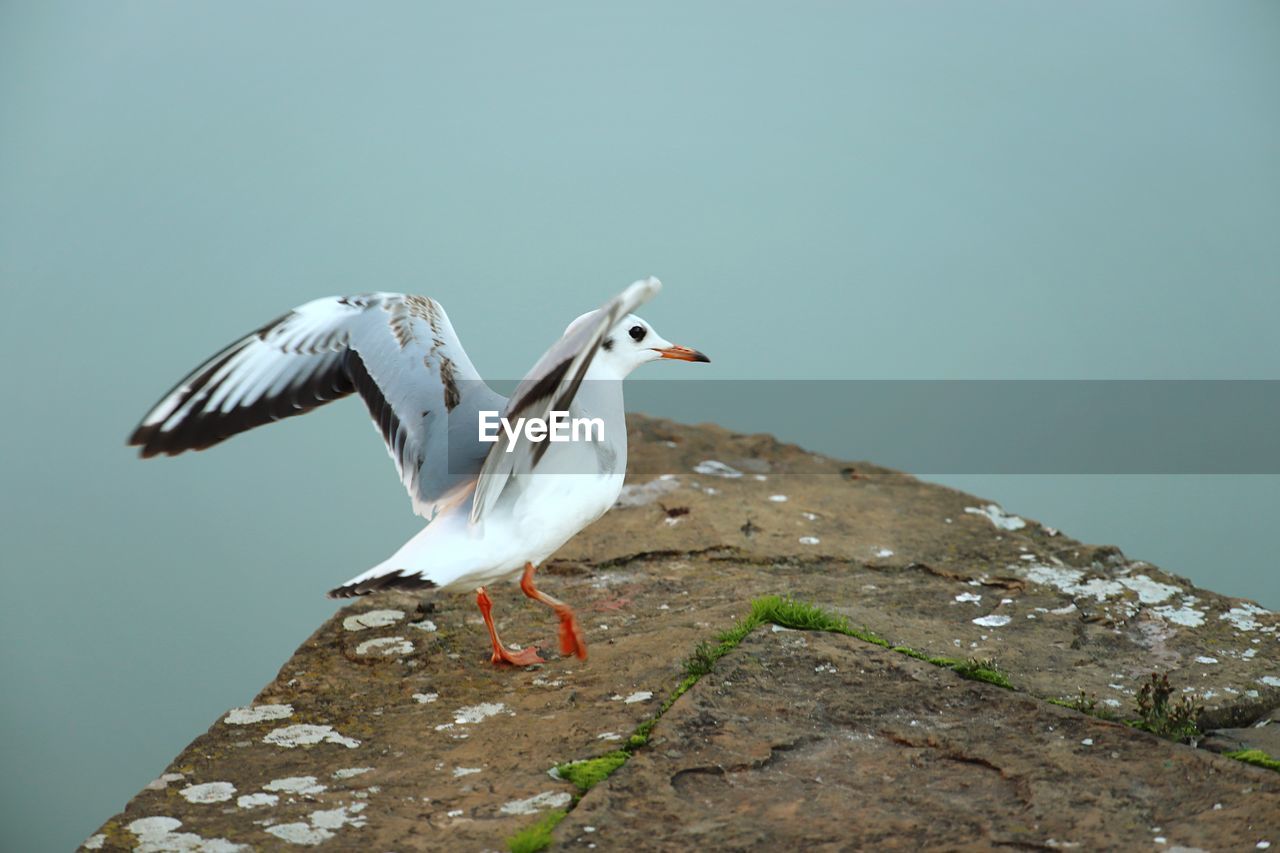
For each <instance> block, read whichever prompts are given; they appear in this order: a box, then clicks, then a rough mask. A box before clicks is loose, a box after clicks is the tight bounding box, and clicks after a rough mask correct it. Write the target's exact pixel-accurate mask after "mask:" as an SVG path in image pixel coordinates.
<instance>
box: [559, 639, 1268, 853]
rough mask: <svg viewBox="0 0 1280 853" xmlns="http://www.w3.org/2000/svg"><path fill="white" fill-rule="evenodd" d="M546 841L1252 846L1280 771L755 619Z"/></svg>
mask: <svg viewBox="0 0 1280 853" xmlns="http://www.w3.org/2000/svg"><path fill="white" fill-rule="evenodd" d="M587 827H591V830H590V831H588V830H587ZM555 834H556V837H557V838H558V839H559V840H560V841H562V842H563V843H564V845H565V846H568V847H586V846H588V845H590V844H595V845H597V846H599V847H600V848H602V849H606V850H620V849H635V848H637V847H639V846H647V847H651V848H653V847H656V848H660V849H667V850H699V849H730V850H778V849H800V850H826V849H829V850H841V849H848V848H850V847H855V848H862V849H868V850H877V849H886V848H909V849H920V848H937V847H951V846H955V845H957V844H965V845H971V846H973V847H979V848H994V847H1024V848H1044V847H1051V846H1055V845H1058V846H1071V845H1082V846H1084V847H1087V848H1089V849H1135V848H1139V847H1141V846H1147V845H1151V844H1152V842H1153V839H1155V838H1164V839H1165V840H1166V842H1167V844H1168V845H1169V846H1170V847H1179V846H1181V847H1184V848H1194V847H1199V848H1203V849H1210V848H1212V849H1219V848H1222V847H1223V846H1241V847H1252V846H1253V844H1255V843H1256V842H1257V841H1258V840H1267V839H1274V838H1278V837H1280V774H1276V773H1272V772H1270V771H1265V770H1248V771H1242V770H1241V769H1239V768H1236V767H1223V766H1222V761H1221V760H1219V759H1217V758H1216V757H1214V756H1213V755H1211V754H1209V753H1205V752H1203V751H1199V750H1194V749H1189V748H1186V747H1182V746H1179V745H1177V744H1174V743H1171V742H1169V741H1166V740H1161V739H1160V738H1157V737H1155V736H1153V735H1149V734H1146V733H1144V732H1139V731H1136V730H1134V729H1132V728H1129V727H1128V726H1124V725H1122V724H1119V723H1111V722H1105V721H1102V720H1099V719H1096V718H1093V717H1088V716H1085V715H1083V714H1079V713H1076V712H1074V711H1070V710H1067V709H1065V708H1060V707H1057V706H1055V705H1050V704H1048V703H1046V702H1041V701H1038V700H1036V699H1034V698H1032V697H1029V696H1026V695H1022V694H1018V693H1013V692H1011V691H1007V690H1002V689H1000V688H998V687H994V686H991V685H988V684H983V683H979V682H973V681H965V680H964V679H962V678H960V677H959V676H957V675H956V674H954V673H953V672H951V671H949V670H945V669H941V668H939V667H935V666H931V665H929V664H927V663H924V662H921V661H918V660H914V659H912V658H909V657H906V656H905V655H901V654H896V653H894V652H891V651H886V650H884V649H880V648H877V647H875V646H870V645H868V644H866V643H863V642H861V641H859V640H855V639H852V638H849V637H844V636H840V635H834V634H820V633H808V632H798V631H784V632H780V633H775V632H772V631H769V630H767V629H757V630H756V631H755V632H754V633H753V635H752V636H750V637H748V639H747V640H746V641H745V642H744V643H743V644H742V645H741V646H739V647H738V649H736V650H735V651H733V652H731V653H730V654H729V655H728V656H726V657H725V658H724V659H722V660H721V661H720V663H719V664H717V666H716V669H715V672H714V673H713V674H712V675H711V676H709V677H706V678H704V679H702V681H700V682H699V683H698V684H697V685H695V686H694V687H693V689H692V690H690V691H689V693H688V694H686V695H685V696H684V697H682V698H681V700H680V701H679V702H677V703H676V704H675V705H674V706H673V707H672V709H671V711H670V712H669V713H668V714H667V715H666V716H664V717H663V719H662V721H661V722H660V723H659V724H658V726H657V727H656V728H655V729H654V736H653V739H652V741H651V743H650V746H649V748H647V749H644V750H642V751H641V752H639V753H638V754H637V755H636V757H635V758H633V759H632V760H631V761H630V762H629V763H628V764H627V765H626V767H625V768H624V770H623V772H620V773H618V774H617V775H615V776H613V777H612V778H610V779H609V781H608V782H607V783H606V784H603V785H598V786H596V787H595V788H593V789H592V790H591V791H590V792H589V793H588V794H587V795H586V796H585V797H584V798H583V800H582V802H581V803H580V804H579V805H578V807H577V808H576V809H575V810H574V811H573V812H572V813H571V814H570V815H569V817H568V818H567V819H566V820H565V821H564V822H563V823H562V824H561V825H560V826H559V828H558V829H557V831H556V833H555Z"/></svg>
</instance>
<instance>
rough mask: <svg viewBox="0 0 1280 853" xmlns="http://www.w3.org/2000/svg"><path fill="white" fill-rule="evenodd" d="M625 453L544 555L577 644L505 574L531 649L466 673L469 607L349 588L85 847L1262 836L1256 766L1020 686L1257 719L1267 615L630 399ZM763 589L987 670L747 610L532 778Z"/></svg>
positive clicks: (1225, 724)
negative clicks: (695, 661) (577, 626)
mask: <svg viewBox="0 0 1280 853" xmlns="http://www.w3.org/2000/svg"><path fill="white" fill-rule="evenodd" d="M631 441H632V451H631V457H632V459H631V462H630V466H629V470H630V479H629V488H628V491H627V493H626V499H625V501H624V502H623V505H621V506H619V507H618V508H615V509H614V510H613V511H612V512H610V513H608V514H607V515H606V516H604V518H602V519H601V520H600V521H598V522H597V523H596V524H594V525H593V526H592V527H591V528H589V529H588V530H586V531H584V532H583V533H582V534H581V535H580V536H578V537H577V538H576V539H574V540H573V541H572V542H570V543H569V544H568V545H567V546H566V547H565V548H563V549H562V550H561V552H560V553H558V554H557V555H556V556H555V557H554V558H553V559H552V560H551V561H549V562H548V563H547V564H546V565H545V566H544V567H543V568H542V570H541V572H540V574H539V577H540V578H541V580H542V585H543V586H544V587H545V588H546V589H547V590H548V591H549V592H551V593H552V594H553V595H555V596H557V597H559V598H562V599H564V600H566V601H568V602H570V603H571V604H573V605H574V606H575V607H576V608H577V611H578V613H579V617H580V620H581V622H582V627H583V630H584V633H585V636H586V639H587V643H588V645H589V648H590V657H589V659H588V660H587V661H585V662H583V661H578V660H574V659H569V660H566V659H561V658H559V657H558V656H556V655H555V653H554V652H555V636H556V621H555V619H554V617H553V616H552V614H551V613H550V612H549V611H548V610H547V609H546V608H544V607H542V606H540V605H537V604H534V603H531V602H528V601H527V600H526V599H524V597H523V596H521V595H520V594H519V592H518V590H516V589H515V588H514V586H513V587H511V588H509V589H507V588H504V589H491V593H492V594H493V595H494V598H495V600H496V607H495V616H496V618H497V620H498V623H499V628H500V629H501V630H502V632H503V635H504V637H505V638H507V639H508V640H510V641H513V642H516V643H524V644H528V643H536V644H537V645H538V646H539V647H540V648H541V649H542V650H543V654H544V656H548V657H550V658H551V661H550V662H549V663H548V664H545V665H541V666H538V667H530V668H526V669H510V668H504V669H497V668H494V667H492V666H491V665H490V664H489V663H488V654H489V653H488V641H487V638H486V634H485V630H484V627H483V625H482V624H481V622H480V619H479V616H478V614H477V612H476V610H475V607H474V603H473V601H472V599H471V597H470V596H452V595H443V594H440V595H434V596H428V597H427V602H426V603H425V604H424V603H423V602H422V601H420V599H419V598H416V597H413V596H409V595H404V594H381V595H378V596H371V597H370V598H368V599H365V600H361V601H359V602H357V603H356V604H355V605H353V606H351V607H347V608H344V609H342V610H341V611H339V612H338V613H337V614H335V616H334V617H333V618H331V619H330V620H328V621H327V622H326V623H325V624H323V625H321V626H320V627H319V628H318V629H317V631H316V632H315V633H314V634H313V635H312V636H311V637H310V638H309V639H308V640H307V641H306V642H305V643H303V645H302V646H301V647H300V648H299V649H298V651H297V652H296V653H295V654H294V656H293V657H292V658H291V659H290V660H289V661H288V662H286V663H285V664H284V666H283V667H282V669H281V670H280V674H279V676H278V677H277V678H276V680H275V681H273V682H272V683H271V684H269V685H267V686H266V687H265V688H264V689H263V691H262V692H261V693H260V694H259V695H258V697H257V698H256V699H255V700H254V703H253V705H252V706H250V708H247V709H236V710H235V711H233V712H232V713H230V714H228V715H225V717H224V719H220V720H219V721H218V722H217V723H215V724H214V725H213V727H212V728H210V729H209V731H208V732H206V733H205V734H203V735H201V736H199V737H197V738H196V739H195V741H193V742H192V744H191V745H190V746H188V747H187V749H185V750H184V751H183V752H182V753H181V754H180V755H179V756H178V757H177V758H176V759H175V761H174V762H173V764H172V765H171V766H170V767H168V768H165V771H164V775H163V776H160V778H161V779H166V780H174V781H175V784H169V783H167V782H166V784H163V785H155V786H148V788H146V789H144V790H143V791H141V792H140V793H139V794H138V795H137V796H135V797H134V798H133V799H132V800H131V801H130V802H129V804H128V805H127V806H126V808H125V810H124V811H123V812H122V813H121V814H120V815H117V816H116V817H114V818H112V819H111V820H109V821H107V822H106V824H104V826H103V827H102V828H101V829H100V830H99V831H98V832H97V833H95V834H94V836H93V841H94V844H95V845H96V846H95V847H94V849H111V850H115V849H132V848H134V847H136V846H138V845H140V844H151V845H161V846H159V847H155V848H154V849H165V848H163V844H167V843H170V841H173V839H180V840H181V843H182V844H186V845H188V847H189V848H190V849H203V848H202V847H201V845H204V847H207V848H208V849H236V847H235V846H236V845H242V846H243V847H244V849H259V848H263V847H267V848H277V847H280V846H282V845H312V844H319V845H328V846H330V847H332V848H333V849H350V848H357V849H401V850H405V849H496V848H500V847H502V845H503V840H504V839H505V838H507V837H508V836H510V835H512V834H513V833H515V832H517V831H518V830H521V829H524V828H526V827H528V826H530V824H531V823H533V822H535V821H537V820H538V819H539V816H542V815H546V814H549V813H552V812H554V811H555V810H557V809H562V808H566V807H567V806H573V808H572V810H571V811H570V813H569V816H568V818H567V819H566V820H565V821H564V822H563V823H562V824H561V825H560V827H559V828H557V829H556V831H555V833H554V838H555V840H556V841H557V842H558V843H560V844H564V845H578V844H590V843H596V844H597V845H599V846H600V847H602V848H609V847H614V846H622V845H623V844H643V845H645V846H654V845H655V844H657V843H658V839H661V840H662V841H663V844H664V845H665V844H666V843H667V842H669V843H670V844H671V845H672V846H674V845H675V844H682V845H683V844H699V845H704V846H710V847H730V848H733V847H737V848H739V849H741V848H746V847H755V846H763V845H769V846H772V845H774V844H777V843H780V842H781V843H792V844H794V843H802V844H804V845H805V846H817V847H823V846H828V847H840V846H847V845H849V844H862V845H865V846H872V845H876V846H879V845H882V844H884V845H890V844H896V845H898V846H917V845H921V844H933V845H935V846H943V847H955V846H966V845H967V846H974V845H977V846H990V845H994V844H1003V843H1007V844H1018V845H1030V846H1054V845H1066V844H1081V845H1084V846H1086V847H1120V846H1123V847H1128V846H1132V845H1135V844H1149V843H1152V842H1153V841H1154V839H1156V838H1164V839H1165V840H1166V842H1167V843H1168V844H1169V845H1173V846H1177V845H1181V846H1183V847H1196V846H1199V847H1203V848H1206V849H1207V848H1215V849H1216V848H1222V847H1232V846H1238V847H1252V846H1253V845H1254V844H1256V843H1257V842H1260V841H1270V842H1272V843H1280V800H1278V799H1277V797H1278V796H1280V793H1278V792H1280V787H1278V785H1280V776H1277V775H1276V774H1275V773H1272V772H1270V771H1267V770H1264V769H1261V768H1257V767H1253V766H1248V765H1245V764H1242V763H1240V762H1236V761H1232V760H1230V759H1227V758H1224V757H1222V756H1220V755H1216V754H1214V753H1212V752H1209V751H1206V750H1196V749H1193V748H1191V747H1189V746H1182V745H1178V744H1174V743H1171V742H1169V741H1164V740H1160V739H1158V738H1155V737H1154V736H1151V735H1147V734H1145V733H1142V732H1138V731H1135V730H1133V729H1131V728H1129V727H1127V726H1123V725H1120V724H1117V723H1109V722H1105V721H1102V720H1099V719H1097V718H1095V717H1091V716H1086V715H1084V714H1080V713H1078V712H1076V711H1072V710H1069V709H1066V708H1061V707H1058V706H1056V705H1052V704H1050V703H1048V702H1046V701H1044V700H1045V699H1060V698H1072V697H1075V696H1077V695H1078V694H1079V692H1080V691H1081V690H1084V691H1085V692H1086V694H1092V695H1096V697H1097V701H1098V708H1099V709H1100V710H1110V711H1113V712H1115V713H1124V714H1130V715H1132V713H1133V706H1134V697H1135V694H1136V691H1137V690H1138V689H1139V687H1140V685H1141V683H1142V682H1143V681H1144V680H1145V679H1146V678H1147V677H1148V676H1149V675H1150V674H1151V673H1152V672H1153V671H1159V672H1167V673H1168V674H1169V678H1170V681H1171V683H1172V684H1173V685H1174V686H1175V689H1176V690H1178V691H1179V692H1180V693H1183V695H1186V696H1189V697H1192V698H1194V700H1195V701H1196V702H1197V703H1198V704H1199V705H1200V706H1202V707H1203V709H1204V711H1203V713H1202V715H1201V719H1202V722H1203V723H1204V725H1205V727H1207V728H1218V729H1242V730H1251V727H1252V726H1253V725H1254V724H1255V723H1257V722H1259V721H1260V720H1261V719H1263V717H1264V715H1265V714H1266V713H1267V712H1268V710H1269V709H1271V708H1274V707H1276V706H1277V705H1280V664H1277V660H1280V656H1277V654H1276V652H1277V647H1276V646H1277V624H1278V623H1280V619H1278V617H1277V616H1276V614H1273V613H1270V612H1268V611H1266V610H1264V609H1263V608H1260V607H1258V606H1257V605H1255V604H1253V603H1251V602H1247V601H1242V600H1238V599H1230V598H1225V597H1223V596H1219V595H1217V594H1215V593H1212V592H1209V591H1206V590H1203V589H1198V588H1195V587H1193V586H1191V585H1190V584H1189V583H1188V582H1187V581H1186V580H1184V579H1182V578H1178V577H1175V576H1172V575H1169V574H1167V573H1165V572H1162V571H1160V570H1159V569H1158V568H1156V567H1155V566H1152V565H1149V564H1147V563H1143V562H1140V561H1134V560H1130V559H1128V558H1127V557H1125V556H1124V555H1123V554H1122V553H1120V552H1119V551H1118V550H1117V549H1115V548H1108V547H1097V546H1090V545H1084V544H1082V543H1080V542H1077V541H1074V540H1072V539H1070V538H1069V537H1068V536H1066V535H1064V534H1060V533H1058V531H1056V530H1052V529H1051V528H1046V527H1043V526H1042V525H1040V524H1038V523H1037V522H1035V521H1033V520H1031V519H1026V518H1022V517H1019V516H1017V515H1014V514H1012V513H1011V512H1010V511H1006V510H1005V509H1002V508H1000V507H998V506H995V505H993V504H991V502H990V501H986V500H981V499H979V498H974V497H972V496H969V495H965V494H963V493H960V492H956V491H953V490H951V489H946V488H943V487H940V486H936V485H930V484H926V483H922V482H920V481H918V480H916V479H914V478H912V477H910V476H907V475H904V474H900V473H897V472H894V471H889V470H887V469H883V468H878V467H876V466H874V465H870V464H864V463H847V462H838V461H835V460H831V459H827V458H825V457H821V456H816V455H814V454H811V453H808V452H806V451H804V450H802V449H800V448H797V447H794V446H790V445H784V444H781V443H779V442H777V441H776V440H774V439H772V438H770V437H768V436H743V435H735V434H732V433H730V432H728V431H726V430H723V429H720V428H718V427H712V426H699V427H689V426H682V425H678V424H674V423H670V422H667V421H660V420H653V419H648V418H642V417H636V418H634V419H633V420H632V421H631ZM659 484H660V485H659ZM779 498H785V500H781V499H779ZM1018 522H1021V524H1018ZM321 586H322V584H319V583H318V584H317V594H319V590H320V589H321ZM767 594H776V595H790V596H793V597H794V598H796V599H797V600H800V601H804V602H808V603H811V604H813V605H816V606H818V607H821V608H823V609H824V610H827V611H829V612H831V613H834V614H838V615H841V616H844V617H847V619H848V620H849V622H850V624H852V625H853V626H854V627H862V626H865V627H866V628H867V629H868V630H870V631H872V632H875V633H876V634H878V635H880V636H882V637H884V638H886V639H887V640H888V641H889V642H890V643H892V644H893V645H900V646H908V647H911V648H912V649H914V650H916V651H917V652H918V653H921V654H924V655H926V656H943V657H949V658H957V659H961V660H965V659H969V658H978V659H994V661H995V662H996V665H997V666H998V667H999V669H1000V671H1002V672H1003V673H1004V674H1005V675H1006V676H1007V677H1008V679H1009V681H1010V683H1011V684H1012V686H1013V688H1014V690H1013V691H1007V690H1001V689H1000V688H998V687H994V686H991V685H986V684H981V683H978V682H973V681H967V680H963V679H961V678H960V677H959V676H958V675H956V674H955V673H954V672H952V671H950V670H948V669H943V668H940V667H937V666H933V665H930V664H929V663H926V662H924V661H920V660H916V659H913V658H911V657H908V656H907V655H905V654H902V653H899V652H894V651H889V650H886V649H883V648H880V647H878V646H875V645H872V644H869V643H866V642H863V641H861V640H858V639H855V638H852V637H848V636H842V635H835V634H826V633H815V632H796V631H778V632H774V631H771V630H769V629H767V628H758V629H757V630H756V631H754V632H753V633H752V634H751V635H750V636H748V637H747V639H746V640H745V641H744V642H743V644H742V645H741V646H740V647H739V648H737V649H736V650H734V651H732V652H730V653H729V654H728V655H727V656H726V657H724V658H722V659H721V660H720V661H719V662H718V663H717V664H716V665H715V667H714V669H713V671H712V672H711V673H710V674H709V675H707V676H705V677H704V678H703V680H702V681H700V682H698V683H697V684H696V685H695V686H694V687H693V688H692V689H691V690H690V691H689V692H688V693H686V694H685V695H684V696H682V697H681V698H679V699H678V700H677V701H676V702H675V703H674V704H673V705H672V706H671V708H670V710H669V711H668V712H667V714H666V715H665V716H663V717H662V718H661V720H660V721H659V722H658V723H657V724H656V726H654V727H653V730H652V733H651V741H650V743H649V744H648V745H647V746H643V747H641V748H639V749H637V750H636V751H635V754H634V757H632V758H631V760H630V761H629V762H627V763H626V764H625V765H623V766H622V767H621V768H620V769H618V770H617V771H616V772H615V773H614V774H613V775H612V776H610V777H609V778H608V779H607V780H605V781H604V782H602V783H600V784H599V785H598V786H597V787H596V788H594V789H592V790H591V791H590V792H588V793H587V794H586V796H585V797H584V798H583V799H582V800H581V801H580V802H578V803H577V804H576V806H575V805H574V803H573V797H574V796H575V794H576V793H577V791H576V789H575V788H574V786H572V785H571V784H569V783H568V782H566V781H563V780H560V779H557V778H554V777H553V776H551V775H548V774H549V771H550V770H551V769H552V768H553V767H555V766H556V765H559V764H562V763H564V762H567V761H571V760H575V759H587V758H593V757H596V756H600V755H602V754H604V753H607V752H610V751H611V750H616V749H618V748H619V747H620V746H623V745H625V744H627V743H628V741H627V739H628V737H629V736H630V735H631V734H632V732H633V731H635V730H636V728H637V726H639V725H641V724H642V723H645V721H648V720H652V719H653V718H654V716H655V715H656V714H658V713H659V710H660V709H661V707H662V705H663V702H664V701H665V700H666V698H667V697H669V696H671V695H672V691H673V690H674V689H675V688H676V685H677V684H679V683H680V681H681V679H682V678H683V672H682V668H681V664H682V661H684V659H685V658H686V657H688V656H689V655H690V654H691V653H692V652H693V650H694V649H695V647H696V646H697V645H698V644H699V643H700V642H703V641H707V640H714V639H715V638H716V637H717V635H718V634H719V633H720V632H722V631H724V630H726V629H728V628H730V627H731V626H733V625H734V623H735V621H736V620H738V619H740V618H741V617H743V616H744V615H745V614H746V613H747V612H748V611H749V609H750V606H751V601H752V600H753V599H754V598H757V597H759V596H762V595H767ZM427 613H429V614H430V617H431V618H430V619H429V620H424V619H423V618H422V617H423V616H424V615H426V614H427ZM427 625H430V628H428V627H426V626H427ZM913 721H914V724H913ZM1267 728H1271V727H1267ZM1258 731H1265V729H1260V730H1258ZM1228 736H1234V735H1225V734H1224V735H1220V737H1221V738H1226V737H1228ZM1086 740H1087V741H1090V743H1087V744H1086V743H1085V741H1086ZM1273 754H1274V753H1273ZM158 775H159V774H158ZM177 780H180V782H179V781H177ZM182 790H187V791H188V792H189V794H191V792H195V793H194V794H191V795H190V796H183V795H182V794H181V793H180V791H182ZM231 792H234V796H233V795H232V793H231ZM223 794H225V795H226V796H225V797H223ZM1215 804H1220V805H1221V808H1216V809H1215V808H1213V806H1214V805H1215ZM730 818H732V819H730ZM130 827H133V829H131V828H130ZM588 827H590V828H591V830H593V831H588ZM1154 827H1159V829H1154ZM641 833H642V834H641ZM164 839H168V841H165V840H164ZM173 843H175V844H176V843H178V842H176V841H173ZM659 846H662V845H659ZM184 849H186V848H184Z"/></svg>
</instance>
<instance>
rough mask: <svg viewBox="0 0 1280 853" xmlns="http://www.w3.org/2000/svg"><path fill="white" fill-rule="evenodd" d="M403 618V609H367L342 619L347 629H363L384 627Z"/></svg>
mask: <svg viewBox="0 0 1280 853" xmlns="http://www.w3.org/2000/svg"><path fill="white" fill-rule="evenodd" d="M403 618H404V611H403V610H369V611H366V612H364V613H357V614H356V615H354V616H348V617H347V618H346V619H343V620H342V627H343V628H345V629H346V630H348V631H364V630H365V629H367V628H386V627H387V626H388V625H394V624H395V623H397V622H399V621H400V620H401V619H403Z"/></svg>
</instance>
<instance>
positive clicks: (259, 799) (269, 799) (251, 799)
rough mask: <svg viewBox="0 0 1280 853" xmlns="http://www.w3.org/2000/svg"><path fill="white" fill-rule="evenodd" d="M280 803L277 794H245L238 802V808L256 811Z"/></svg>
mask: <svg viewBox="0 0 1280 853" xmlns="http://www.w3.org/2000/svg"><path fill="white" fill-rule="evenodd" d="M278 802H280V798H279V797H277V796H276V795H275V794H262V793H258V794H245V795H244V796H242V797H240V798H238V799H237V800H236V806H237V807H239V808H242V809H256V808H258V807H260V806H274V805H275V804H276V803H278Z"/></svg>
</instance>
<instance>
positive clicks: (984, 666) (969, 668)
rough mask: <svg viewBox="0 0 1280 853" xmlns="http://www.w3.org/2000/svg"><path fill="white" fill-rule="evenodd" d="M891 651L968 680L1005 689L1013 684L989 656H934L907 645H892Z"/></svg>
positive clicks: (1010, 688) (1011, 687)
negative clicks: (982, 657)
mask: <svg viewBox="0 0 1280 853" xmlns="http://www.w3.org/2000/svg"><path fill="white" fill-rule="evenodd" d="M893 651H895V652H897V653H898V654H902V655H906V656H907V657H911V658H915V659H916V660H922V661H924V662H925V663H931V664H933V665H934V666H940V667H942V668H943V669H949V670H951V671H952V672H954V673H955V674H956V675H958V676H960V677H961V678H967V679H969V680H970V681H985V682H986V683H988V684H994V685H995V686H997V687H1003V688H1004V689H1005V690H1012V689H1013V685H1012V684H1010V683H1009V676H1007V675H1005V674H1004V673H1003V672H1001V671H1000V668H999V667H998V666H996V662H995V661H994V660H991V659H990V658H984V659H982V660H979V659H978V658H969V659H968V660H959V659H957V658H944V657H934V656H932V655H927V654H925V653H924V652H918V651H916V650H915V649H912V648H908V647H907V646H894V647H893Z"/></svg>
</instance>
